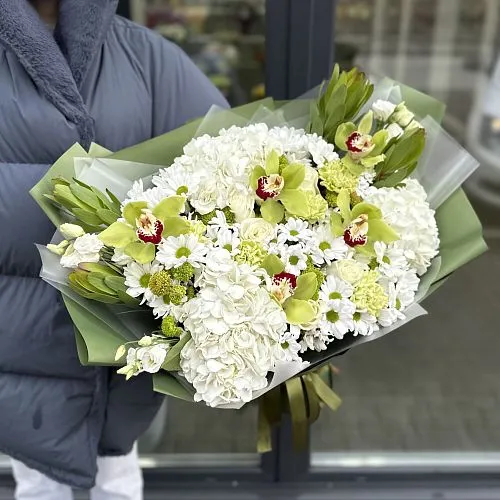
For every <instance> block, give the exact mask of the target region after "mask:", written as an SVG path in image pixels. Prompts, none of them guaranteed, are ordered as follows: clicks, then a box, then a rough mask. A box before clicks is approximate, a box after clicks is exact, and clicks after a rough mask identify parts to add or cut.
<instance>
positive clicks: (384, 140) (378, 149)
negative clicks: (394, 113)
mask: <svg viewBox="0 0 500 500" xmlns="http://www.w3.org/2000/svg"><path fill="white" fill-rule="evenodd" d="M372 141H373V144H375V147H374V148H373V150H372V152H371V154H370V155H371V156H378V155H379V154H381V153H382V151H383V150H384V149H385V147H386V146H387V144H388V142H389V132H387V130H379V131H378V132H377V133H376V134H375V135H374V136H373V138H372Z"/></svg>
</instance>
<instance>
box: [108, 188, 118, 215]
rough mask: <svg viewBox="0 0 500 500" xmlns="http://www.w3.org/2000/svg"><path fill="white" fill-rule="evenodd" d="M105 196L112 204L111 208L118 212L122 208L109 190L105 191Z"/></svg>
mask: <svg viewBox="0 0 500 500" xmlns="http://www.w3.org/2000/svg"><path fill="white" fill-rule="evenodd" d="M106 194H107V195H108V196H109V199H110V200H111V202H112V203H113V206H114V208H115V209H116V211H117V212H120V211H121V206H122V203H121V201H120V200H119V199H118V198H117V197H116V196H115V195H114V194H113V193H112V192H111V191H110V190H109V189H106Z"/></svg>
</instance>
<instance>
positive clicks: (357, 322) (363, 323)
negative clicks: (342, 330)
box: [352, 312, 379, 337]
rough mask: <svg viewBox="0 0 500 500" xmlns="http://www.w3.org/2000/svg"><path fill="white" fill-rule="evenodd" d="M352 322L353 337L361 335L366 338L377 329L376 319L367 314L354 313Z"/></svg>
mask: <svg viewBox="0 0 500 500" xmlns="http://www.w3.org/2000/svg"><path fill="white" fill-rule="evenodd" d="M352 322H353V329H352V333H353V335H354V336H356V335H363V336H364V337H366V336H367V335H371V334H372V333H373V332H376V331H377V330H378V329H379V328H378V325H377V318H376V317H375V316H373V315H372V314H369V313H367V312H356V313H354V316H353V320H352Z"/></svg>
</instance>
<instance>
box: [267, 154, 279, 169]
mask: <svg viewBox="0 0 500 500" xmlns="http://www.w3.org/2000/svg"><path fill="white" fill-rule="evenodd" d="M279 173H280V157H279V155H278V153H277V152H276V151H274V150H273V151H271V152H270V153H269V154H268V155H267V158H266V174H267V175H271V174H279Z"/></svg>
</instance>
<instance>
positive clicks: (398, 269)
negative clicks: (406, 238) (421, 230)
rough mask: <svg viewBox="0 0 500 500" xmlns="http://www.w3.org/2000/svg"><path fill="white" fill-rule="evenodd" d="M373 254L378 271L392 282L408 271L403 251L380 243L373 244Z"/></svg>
mask: <svg viewBox="0 0 500 500" xmlns="http://www.w3.org/2000/svg"><path fill="white" fill-rule="evenodd" d="M374 246H375V254H376V258H377V263H378V271H379V272H380V274H382V275H383V276H386V277H387V278H389V279H390V280H392V281H397V279H398V278H399V277H400V276H401V275H402V274H403V273H404V272H405V271H406V270H407V269H408V260H407V259H406V257H405V251H404V249H402V248H397V247H395V246H394V245H386V244H385V243H383V242H381V241H376V242H375V245H374Z"/></svg>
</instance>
